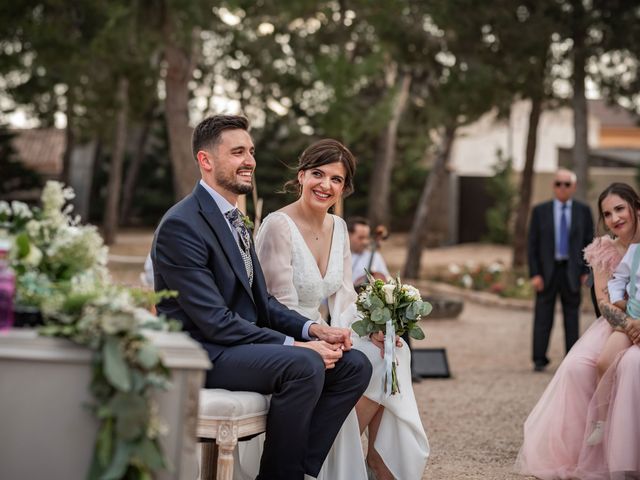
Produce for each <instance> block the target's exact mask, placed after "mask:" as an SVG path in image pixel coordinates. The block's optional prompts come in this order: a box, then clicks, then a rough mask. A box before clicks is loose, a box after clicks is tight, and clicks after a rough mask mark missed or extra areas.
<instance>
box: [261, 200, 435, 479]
mask: <svg viewBox="0 0 640 480" xmlns="http://www.w3.org/2000/svg"><path fill="white" fill-rule="evenodd" d="M332 217H333V220H334V228H333V237H332V243H331V252H330V255H329V262H328V265H327V268H326V272H325V274H324V276H322V274H321V272H320V269H319V268H318V265H317V264H316V261H315V258H314V257H313V255H312V253H311V251H310V250H309V248H308V247H307V244H306V243H305V241H304V238H303V237H302V234H301V233H300V232H299V230H298V228H297V227H296V225H295V223H294V222H293V220H291V218H290V217H289V216H287V215H286V214H285V213H282V212H276V213H272V214H271V215H269V216H267V217H266V218H265V220H264V222H263V223H262V226H261V227H260V230H259V232H258V236H257V238H256V251H257V254H258V257H259V259H260V264H261V266H262V270H263V271H264V274H265V278H266V282H267V288H268V290H269V293H270V294H271V295H273V296H275V297H276V298H277V299H278V300H279V301H280V302H282V303H283V304H285V305H286V306H287V307H289V308H291V309H293V310H296V311H297V312H299V313H300V314H302V315H304V316H305V317H307V318H309V319H311V320H314V321H317V322H323V321H324V320H323V319H322V315H321V314H320V310H319V309H320V306H321V304H322V302H323V301H324V299H327V301H328V305H327V306H328V311H329V315H330V319H331V320H330V321H331V325H333V326H340V327H350V326H351V323H352V322H353V321H354V320H355V319H356V314H357V311H356V308H355V300H356V298H357V297H356V293H355V291H354V289H353V283H352V279H351V252H350V249H349V236H348V232H347V226H346V224H345V222H344V221H343V220H342V219H341V218H340V217H337V216H332ZM353 341H354V347H355V348H357V349H358V350H361V351H362V352H363V353H365V354H366V355H367V357H368V358H369V360H370V361H371V364H372V365H373V375H372V377H371V382H370V383H369V387H368V388H367V391H366V392H365V396H367V397H368V398H370V399H371V400H373V401H375V402H377V403H380V404H382V405H384V407H385V409H384V413H383V416H382V420H381V423H380V428H379V430H378V435H377V438H376V442H375V448H376V450H377V451H378V453H379V454H380V455H381V456H382V458H383V459H384V462H385V464H386V465H387V467H388V468H389V470H390V471H391V473H393V475H394V477H395V478H397V479H400V480H419V479H421V478H422V474H423V471H424V468H425V465H426V462H427V457H428V456H429V442H428V441H427V436H426V434H425V432H424V428H423V427H422V423H421V421H420V415H419V412H418V408H417V405H416V400H415V396H414V393H413V388H412V386H411V372H410V359H411V358H410V355H411V354H410V352H409V348H407V346H406V345H404V346H403V347H402V348H397V349H396V351H397V358H398V378H399V382H400V388H401V393H400V394H397V395H393V396H390V397H387V396H386V394H385V393H384V391H383V378H384V364H383V359H382V358H381V357H380V350H379V349H378V347H376V346H375V345H374V344H372V343H371V342H370V341H369V339H368V338H360V337H358V336H357V335H356V334H355V333H354V334H353ZM312 441H313V440H312ZM318 478H323V479H325V480H343V479H344V480H352V479H353V480H355V479H359V478H362V479H364V478H366V472H365V465H364V458H363V452H362V445H361V441H360V435H359V429H358V421H357V417H356V414H355V410H353V411H352V412H351V414H350V415H349V417H348V418H347V420H346V421H345V423H344V425H343V427H342V429H341V430H340V432H339V434H338V437H337V438H336V441H335V442H334V445H333V447H332V449H331V452H330V453H329V456H328V457H327V460H326V461H325V463H324V466H323V467H322V471H321V472H320V476H319V477H318Z"/></svg>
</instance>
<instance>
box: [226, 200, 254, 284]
mask: <svg viewBox="0 0 640 480" xmlns="http://www.w3.org/2000/svg"><path fill="white" fill-rule="evenodd" d="M224 215H225V217H227V220H229V223H230V224H231V226H232V227H233V228H234V229H235V230H236V232H238V245H239V246H240V254H241V255H242V260H243V261H244V268H245V270H246V271H247V277H249V285H253V262H252V261H251V235H250V234H249V230H248V229H247V227H246V225H245V224H244V222H243V221H242V216H241V213H240V210H238V209H237V208H234V209H233V210H229V211H228V212H227V213H225V214H224Z"/></svg>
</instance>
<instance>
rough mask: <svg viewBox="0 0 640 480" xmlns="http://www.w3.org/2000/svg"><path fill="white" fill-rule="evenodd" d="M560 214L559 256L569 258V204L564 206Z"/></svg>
mask: <svg viewBox="0 0 640 480" xmlns="http://www.w3.org/2000/svg"><path fill="white" fill-rule="evenodd" d="M561 212H562V213H560V241H559V242H558V256H559V257H561V258H568V257H569V227H568V225H567V204H566V203H563V204H562V210H561Z"/></svg>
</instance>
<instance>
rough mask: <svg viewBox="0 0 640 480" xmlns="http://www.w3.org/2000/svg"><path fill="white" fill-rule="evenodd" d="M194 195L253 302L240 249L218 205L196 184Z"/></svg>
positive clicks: (202, 213) (203, 215)
mask: <svg viewBox="0 0 640 480" xmlns="http://www.w3.org/2000/svg"><path fill="white" fill-rule="evenodd" d="M194 194H195V197H196V199H197V200H198V203H199V204H200V214H201V215H202V217H203V218H204V220H205V221H206V222H207V223H208V224H209V226H210V227H211V230H213V233H214V234H215V236H216V237H217V238H218V242H219V243H220V245H221V246H222V250H223V252H224V254H225V255H226V256H227V258H228V259H229V264H230V265H231V268H232V269H233V272H234V273H235V274H236V277H237V278H238V280H239V281H240V283H241V284H242V286H243V287H244V288H245V290H246V291H247V293H248V294H249V297H251V300H253V292H252V291H251V287H250V285H249V277H248V276H247V272H246V270H245V268H244V260H243V259H242V255H241V254H240V247H239V246H238V243H237V242H236V239H235V238H233V234H232V233H231V230H230V229H229V226H228V223H227V220H226V219H225V218H224V216H223V215H222V212H221V211H220V209H219V208H218V205H216V202H215V201H214V200H213V198H211V195H209V192H207V191H206V190H205V189H204V188H203V187H202V185H200V184H198V186H197V187H196V189H195V191H194ZM253 258H255V256H253V255H252V259H253ZM254 262H255V260H254ZM254 265H255V263H254Z"/></svg>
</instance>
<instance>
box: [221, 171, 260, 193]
mask: <svg viewBox="0 0 640 480" xmlns="http://www.w3.org/2000/svg"><path fill="white" fill-rule="evenodd" d="M215 175H216V183H217V184H218V185H220V186H221V187H222V188H224V189H225V190H228V191H230V192H232V193H235V194H236V195H245V194H247V193H251V192H252V191H253V183H250V184H249V185H247V184H246V183H240V182H238V181H237V180H236V178H235V175H236V172H233V174H232V175H225V173H224V172H220V171H218V172H216V174H215Z"/></svg>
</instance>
